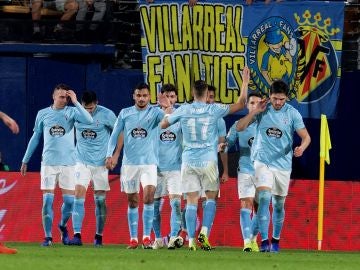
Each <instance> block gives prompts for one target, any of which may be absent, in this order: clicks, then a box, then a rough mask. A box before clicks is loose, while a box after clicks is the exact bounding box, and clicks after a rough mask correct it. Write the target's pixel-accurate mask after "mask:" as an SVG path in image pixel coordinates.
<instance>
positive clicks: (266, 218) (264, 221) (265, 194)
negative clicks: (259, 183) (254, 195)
mask: <svg viewBox="0 0 360 270" xmlns="http://www.w3.org/2000/svg"><path fill="white" fill-rule="evenodd" d="M258 194H259V207H258V212H257V215H258V224H259V230H260V235H261V240H262V241H263V240H267V239H268V238H269V237H268V233H269V224H270V211H269V206H270V200H271V191H270V190H260V191H259V193H258Z"/></svg>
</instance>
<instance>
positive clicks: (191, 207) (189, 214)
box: [185, 204, 197, 239]
mask: <svg viewBox="0 0 360 270" xmlns="http://www.w3.org/2000/svg"><path fill="white" fill-rule="evenodd" d="M196 212H197V205H196V204H187V205H186V212H185V219H186V224H187V231H188V236H189V239H190V238H195V230H196Z"/></svg>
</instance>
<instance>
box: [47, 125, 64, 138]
mask: <svg viewBox="0 0 360 270" xmlns="http://www.w3.org/2000/svg"><path fill="white" fill-rule="evenodd" d="M49 133H50V135H51V136H53V137H62V136H64V135H65V133H66V132H65V128H63V127H62V126H58V125H56V126H53V127H51V128H50V130H49Z"/></svg>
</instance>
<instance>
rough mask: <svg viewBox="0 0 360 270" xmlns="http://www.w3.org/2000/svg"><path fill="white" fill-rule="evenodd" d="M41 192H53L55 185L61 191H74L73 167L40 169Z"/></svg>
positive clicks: (42, 166)
mask: <svg viewBox="0 0 360 270" xmlns="http://www.w3.org/2000/svg"><path fill="white" fill-rule="evenodd" d="M40 178H41V185H40V189H41V190H46V189H51V190H54V189H55V187H56V183H58V185H59V187H60V188H62V189H68V190H75V166H45V165H41V169H40Z"/></svg>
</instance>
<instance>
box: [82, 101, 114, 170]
mask: <svg viewBox="0 0 360 270" xmlns="http://www.w3.org/2000/svg"><path fill="white" fill-rule="evenodd" d="M92 117H93V119H94V122H93V123H92V124H90V125H89V124H84V123H80V122H75V128H76V161H78V162H80V163H83V164H86V165H93V166H104V165H105V159H106V151H107V145H108V142H109V138H110V134H111V132H112V130H113V128H114V124H115V121H116V116H115V114H114V113H113V112H112V111H111V110H109V109H107V108H105V107H103V106H100V105H97V106H96V108H95V110H94V111H93V113H92Z"/></svg>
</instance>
